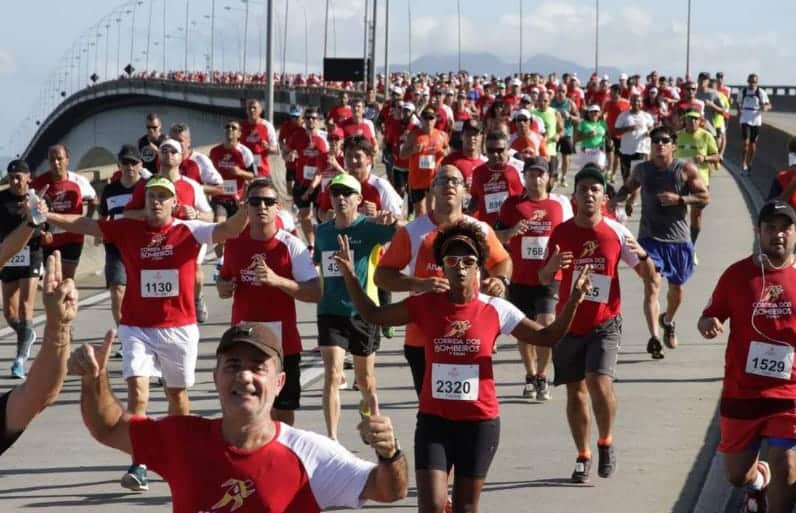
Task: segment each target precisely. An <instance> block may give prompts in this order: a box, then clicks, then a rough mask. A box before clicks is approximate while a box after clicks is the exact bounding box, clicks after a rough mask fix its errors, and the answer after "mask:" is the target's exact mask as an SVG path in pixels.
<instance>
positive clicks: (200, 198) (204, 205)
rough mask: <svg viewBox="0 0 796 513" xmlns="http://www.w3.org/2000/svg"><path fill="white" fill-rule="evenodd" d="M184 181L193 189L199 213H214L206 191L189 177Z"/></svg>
mask: <svg viewBox="0 0 796 513" xmlns="http://www.w3.org/2000/svg"><path fill="white" fill-rule="evenodd" d="M183 180H186V181H187V182H188V183H189V184H191V187H193V196H194V206H193V208H195V209H196V210H198V211H199V212H212V211H213V209H212V208H210V203H208V202H207V196H205V191H204V189H202V186H201V185H199V184H198V183H197V182H196V181H195V180H191V179H190V178H188V177H185V176H184V177H183Z"/></svg>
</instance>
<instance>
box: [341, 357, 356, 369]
mask: <svg viewBox="0 0 796 513" xmlns="http://www.w3.org/2000/svg"><path fill="white" fill-rule="evenodd" d="M353 368H354V359H353V357H352V356H351V355H350V354H347V355H345V358H344V359H343V369H345V370H351V369H353Z"/></svg>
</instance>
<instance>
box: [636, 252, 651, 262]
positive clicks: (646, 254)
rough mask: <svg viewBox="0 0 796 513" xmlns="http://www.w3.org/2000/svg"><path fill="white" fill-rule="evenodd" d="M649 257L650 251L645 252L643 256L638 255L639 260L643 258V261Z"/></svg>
mask: <svg viewBox="0 0 796 513" xmlns="http://www.w3.org/2000/svg"><path fill="white" fill-rule="evenodd" d="M649 257H650V254H649V253H644V256H643V257H638V259H639V260H641V261H642V262H643V261H645V260H646V259H648V258H649Z"/></svg>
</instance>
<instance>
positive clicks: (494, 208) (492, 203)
mask: <svg viewBox="0 0 796 513" xmlns="http://www.w3.org/2000/svg"><path fill="white" fill-rule="evenodd" d="M508 197H509V193H508V191H503V192H493V193H491V194H487V195H486V198H485V199H486V213H487V214H494V213H495V212H498V211H499V210H500V207H501V206H502V205H503V202H504V201H506V198H508Z"/></svg>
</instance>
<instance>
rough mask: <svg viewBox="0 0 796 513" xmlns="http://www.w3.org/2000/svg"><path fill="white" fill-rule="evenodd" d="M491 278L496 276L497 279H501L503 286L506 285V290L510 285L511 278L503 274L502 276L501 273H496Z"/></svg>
mask: <svg viewBox="0 0 796 513" xmlns="http://www.w3.org/2000/svg"><path fill="white" fill-rule="evenodd" d="M493 278H497V279H498V280H500V281H502V282H503V286H505V287H506V290H508V288H509V285H511V280H509V279H508V278H506V277H505V276H503V275H500V274H499V275H497V276H493Z"/></svg>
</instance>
